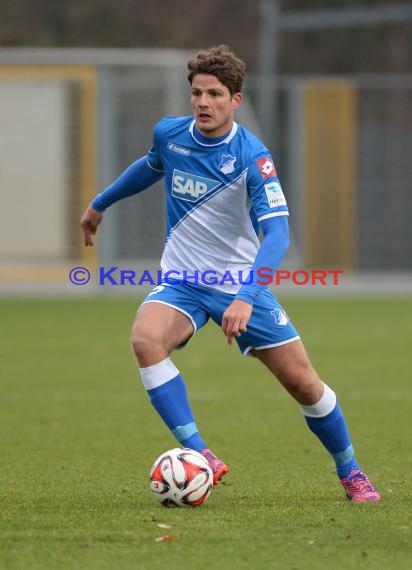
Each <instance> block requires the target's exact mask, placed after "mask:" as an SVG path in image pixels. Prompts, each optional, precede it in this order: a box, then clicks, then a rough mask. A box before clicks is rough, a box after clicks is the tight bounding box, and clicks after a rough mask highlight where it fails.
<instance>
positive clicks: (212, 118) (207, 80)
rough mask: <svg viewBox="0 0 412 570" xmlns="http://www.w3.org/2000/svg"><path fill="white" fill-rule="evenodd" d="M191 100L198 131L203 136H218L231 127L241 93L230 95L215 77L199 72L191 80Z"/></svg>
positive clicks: (240, 100)
mask: <svg viewBox="0 0 412 570" xmlns="http://www.w3.org/2000/svg"><path fill="white" fill-rule="evenodd" d="M191 102H192V109H193V114H194V117H195V120H196V128H197V129H198V131H200V132H201V133H202V135H204V136H205V137H220V136H222V135H224V134H225V133H227V132H228V131H230V129H231V128H232V124H233V115H234V112H235V111H236V109H238V108H239V107H240V104H241V102H242V95H241V93H235V94H234V95H233V96H232V95H231V94H230V91H229V89H228V88H227V87H226V85H223V83H221V82H220V81H219V79H218V78H217V77H215V76H214V75H208V74H203V73H199V74H197V75H195V76H194V78H193V81H192V95H191Z"/></svg>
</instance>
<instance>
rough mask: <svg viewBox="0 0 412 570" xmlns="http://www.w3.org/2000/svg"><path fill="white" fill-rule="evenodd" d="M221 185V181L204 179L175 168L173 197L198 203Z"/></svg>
mask: <svg viewBox="0 0 412 570" xmlns="http://www.w3.org/2000/svg"><path fill="white" fill-rule="evenodd" d="M220 184H221V183H220V182H219V180H212V179H210V178H204V177H203V176H197V175H196V174H191V173H189V172H183V170H177V169H176V168H175V169H174V170H173V181H172V196H174V197H175V198H179V199H180V200H187V201H189V202H197V201H198V200H200V198H202V197H203V196H204V195H205V194H207V193H208V192H211V191H212V190H214V189H215V188H217V187H218V186H220Z"/></svg>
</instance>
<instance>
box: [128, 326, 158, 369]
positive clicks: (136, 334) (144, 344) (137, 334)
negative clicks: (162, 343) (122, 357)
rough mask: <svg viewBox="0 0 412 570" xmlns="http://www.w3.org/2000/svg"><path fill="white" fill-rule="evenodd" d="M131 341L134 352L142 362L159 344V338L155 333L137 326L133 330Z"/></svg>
mask: <svg viewBox="0 0 412 570" xmlns="http://www.w3.org/2000/svg"><path fill="white" fill-rule="evenodd" d="M130 342H131V345H132V349H133V352H134V353H135V355H136V357H137V359H138V360H139V362H140V361H142V360H143V359H145V358H146V357H147V355H148V354H149V353H150V352H152V351H153V349H155V347H156V346H157V345H158V344H159V339H156V338H155V335H153V334H152V333H151V332H150V331H148V330H146V331H144V330H142V329H141V328H140V327H135V328H134V329H133V330H132V334H131V337H130Z"/></svg>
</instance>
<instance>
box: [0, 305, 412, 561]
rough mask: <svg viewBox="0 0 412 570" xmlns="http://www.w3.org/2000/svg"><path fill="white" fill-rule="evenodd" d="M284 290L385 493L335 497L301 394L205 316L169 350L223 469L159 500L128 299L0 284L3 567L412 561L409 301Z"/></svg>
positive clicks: (163, 433)
mask: <svg viewBox="0 0 412 570" xmlns="http://www.w3.org/2000/svg"><path fill="white" fill-rule="evenodd" d="M284 304H285V307H286V309H287V311H288V313H289V316H290V317H291V318H292V320H293V321H294V323H295V325H296V326H297V328H298V330H299V331H300V333H301V334H302V337H303V338H304V341H305V344H306V347H307V349H308V351H309V353H310V355H311V358H312V361H313V362H314V364H315V366H316V368H317V370H318V371H319V373H320V375H321V376H322V377H323V378H324V379H325V381H327V382H328V383H329V384H330V385H331V386H332V387H333V388H334V389H335V390H336V391H337V392H338V395H339V397H340V401H341V404H342V407H343V408H344V410H345V413H346V417H347V420H348V423H349V426H350V430H351V433H352V437H353V440H354V445H355V449H356V451H357V456H358V459H359V461H360V463H361V465H362V466H363V467H364V469H365V471H367V473H368V474H369V475H370V477H371V478H372V479H373V480H374V481H375V483H376V484H377V486H378V487H379V489H380V491H381V493H382V501H381V503H380V504H370V505H358V504H351V503H350V502H349V501H347V500H346V499H345V497H344V493H343V490H342V488H341V486H340V484H339V482H338V480H337V479H336V476H335V474H334V468H333V465H332V462H331V459H330V458H329V456H328V454H327V453H326V451H324V449H323V448H322V447H321V446H320V444H318V442H317V440H316V438H315V436H313V435H312V434H311V433H310V432H309V430H308V429H307V428H306V425H305V422H304V419H303V417H302V415H301V413H300V411H299V409H298V407H297V405H296V404H295V403H294V402H293V401H292V399H291V398H290V397H289V396H288V395H287V394H286V393H285V392H284V391H283V389H282V388H281V387H280V385H279V384H278V383H277V382H276V380H275V379H273V378H272V377H271V375H270V374H269V373H268V372H267V371H266V370H265V369H264V368H263V367H262V366H261V365H260V364H259V363H258V362H256V361H254V360H253V359H244V358H242V357H241V356H240V354H239V352H238V350H237V348H236V347H232V348H229V347H228V346H227V345H226V342H225V338H224V336H223V334H222V333H221V332H220V330H219V329H218V328H217V327H216V326H215V325H214V324H209V325H208V326H207V327H206V328H205V329H203V330H202V331H200V332H199V333H198V334H197V335H196V337H195V338H194V339H193V340H192V342H191V343H190V344H189V345H188V347H187V348H186V349H185V350H184V351H181V352H176V353H175V354H174V357H173V358H174V361H175V362H176V364H177V366H178V367H179V368H180V369H181V371H182V373H183V374H184V376H185V377H186V380H187V383H188V388H189V392H190V395H191V399H192V404H193V408H194V411H195V414H196V417H197V423H198V425H199V427H200V429H201V431H202V433H203V435H204V437H205V439H206V441H207V442H208V443H209V445H210V446H211V447H212V448H213V449H214V450H215V452H216V453H217V454H218V455H220V456H221V457H222V458H223V459H224V460H225V461H226V462H227V463H228V464H229V465H230V467H231V472H230V474H229V475H228V476H227V477H226V483H225V484H224V485H220V486H219V488H217V489H216V490H215V491H214V492H213V493H212V495H211V497H210V498H209V500H208V501H207V502H206V503H205V504H204V505H203V506H202V507H200V508H199V509H193V510H192V509H173V510H172V509H170V510H169V509H165V508H163V507H162V506H160V505H159V504H158V503H156V502H155V500H154V499H153V498H152V496H151V494H150V491H149V487H148V473H149V470H150V467H151V464H152V462H153V460H154V459H155V458H156V457H157V456H158V455H159V454H160V453H161V452H163V451H164V450H166V449H168V448H170V447H174V446H175V442H174V440H173V439H172V438H171V436H170V435H169V434H168V432H167V430H166V428H165V427H164V426H163V424H162V423H161V421H160V420H159V419H158V417H157V416H156V414H155V412H154V411H153V409H152V408H151V406H150V404H149V401H148V398H147V396H146V394H145V393H144V390H143V387H142V386H141V383H140V380H139V378H138V373H137V367H136V364H135V362H134V359H133V357H132V353H131V350H130V348H129V330H130V325H131V323H132V320H133V316H134V311H135V307H136V301H135V300H133V299H124V298H123V299H81V300H70V299H68V300H60V299H51V300H29V299H27V300H25V299H7V300H6V299H3V300H1V301H0V318H1V328H0V367H1V369H0V376H1V381H0V383H1V393H0V398H1V400H0V442H1V444H0V445H1V453H0V568H2V570H17V569H18V570H23V569H24V570H26V569H29V570H49V569H50V570H51V569H53V570H54V569H56V570H63V569H64V570H71V569H82V570H83V569H84V570H97V569H99V570H106V569H107V570H126V569H127V570H129V569H130V570H132V569H136V570H146V569H147V570H160V569H162V570H163V569H164V568H169V569H171V570H175V569H177V568H181V567H186V568H192V569H194V570H203V569H204V570H206V569H207V570H218V569H219V570H220V569H222V570H223V569H229V570H231V569H236V570H243V569H245V570H246V569H250V568H252V569H254V570H260V569H262V570H263V569H265V570H266V569H269V570H270V569H279V570H323V569H325V570H330V569H335V570H340V569H345V570H346V569H374V570H375V569H376V570H386V569H387V570H401V569H402V570H403V569H405V570H406V569H409V568H410V567H411V563H412V562H411V560H412V548H411V540H410V537H411V530H412V529H411V519H412V514H411V513H412V509H411V504H412V493H411V480H410V477H411V471H412V470H411V464H412V420H411V408H412V390H411V352H412V342H411V341H412V299H411V298H409V299H408V298H405V299H401V298H400V299H392V300H389V299H340V300H332V299H324V300H313V299H312V300H304V299H290V300H289V301H287V300H286V301H284ZM159 525H167V527H170V528H164V527H163V526H159ZM163 535H173V537H175V539H174V540H173V541H172V542H163V543H161V542H160V543H159V542H156V538H158V537H160V536H163Z"/></svg>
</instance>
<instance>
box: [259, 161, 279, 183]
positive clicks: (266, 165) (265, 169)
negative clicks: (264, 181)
mask: <svg viewBox="0 0 412 570" xmlns="http://www.w3.org/2000/svg"><path fill="white" fill-rule="evenodd" d="M256 163H257V165H258V168H259V170H260V173H261V175H262V176H263V178H270V177H271V176H277V174H276V169H275V166H274V164H273V161H272V159H271V158H269V157H268V156H267V157H265V158H258V159H257V161H256Z"/></svg>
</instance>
